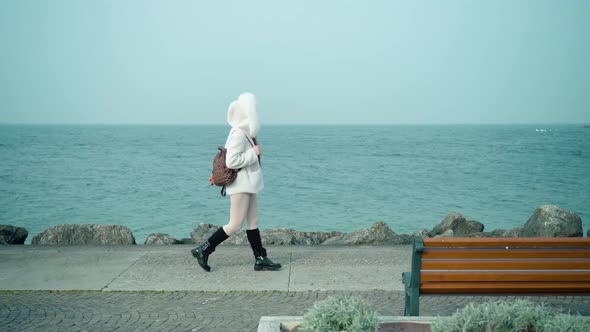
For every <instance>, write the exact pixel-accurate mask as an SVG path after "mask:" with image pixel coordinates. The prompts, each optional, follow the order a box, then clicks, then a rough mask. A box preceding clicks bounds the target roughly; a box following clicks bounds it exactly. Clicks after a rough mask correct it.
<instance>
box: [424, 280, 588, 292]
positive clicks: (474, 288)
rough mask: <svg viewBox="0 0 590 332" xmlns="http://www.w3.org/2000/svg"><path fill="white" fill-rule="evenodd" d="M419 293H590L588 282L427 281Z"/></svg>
mask: <svg viewBox="0 0 590 332" xmlns="http://www.w3.org/2000/svg"><path fill="white" fill-rule="evenodd" d="M420 293H421V294H498V293H500V294H535V293H539V294H590V282H559V283H551V282H547V283H534V282H471V283H452V282H449V283H444V282H438V283H436V282H435V283H427V284H423V285H420Z"/></svg>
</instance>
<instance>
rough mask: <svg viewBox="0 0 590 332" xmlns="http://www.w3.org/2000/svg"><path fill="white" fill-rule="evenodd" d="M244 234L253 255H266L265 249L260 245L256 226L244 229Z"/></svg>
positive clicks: (260, 241)
mask: <svg viewBox="0 0 590 332" xmlns="http://www.w3.org/2000/svg"><path fill="white" fill-rule="evenodd" d="M246 235H248V242H250V247H251V248H252V252H253V253H254V257H261V256H262V257H266V249H264V248H263V247H262V239H261V238H260V231H259V230H258V228H256V229H248V230H246Z"/></svg>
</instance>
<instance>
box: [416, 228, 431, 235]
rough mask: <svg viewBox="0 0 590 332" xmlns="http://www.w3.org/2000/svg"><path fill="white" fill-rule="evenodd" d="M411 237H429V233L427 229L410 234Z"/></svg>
mask: <svg viewBox="0 0 590 332" xmlns="http://www.w3.org/2000/svg"><path fill="white" fill-rule="evenodd" d="M412 236H414V237H416V236H421V237H430V232H429V231H428V230H427V229H421V230H419V231H415V232H414V233H412Z"/></svg>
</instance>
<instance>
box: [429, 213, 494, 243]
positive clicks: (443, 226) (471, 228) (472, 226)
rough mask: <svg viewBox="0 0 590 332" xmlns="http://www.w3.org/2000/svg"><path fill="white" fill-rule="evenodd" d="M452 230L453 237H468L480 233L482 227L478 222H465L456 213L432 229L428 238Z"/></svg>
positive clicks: (462, 217) (460, 215) (465, 220)
mask: <svg viewBox="0 0 590 332" xmlns="http://www.w3.org/2000/svg"><path fill="white" fill-rule="evenodd" d="M448 230H452V231H453V234H455V236H468V235H469V234H472V233H481V232H483V230H484V225H483V224H482V223H480V222H479V221H475V220H467V219H465V217H464V216H463V215H462V214H460V213H457V212H451V213H449V214H448V215H447V216H446V217H445V218H444V219H443V220H442V221H441V222H440V223H439V224H438V225H436V226H435V227H434V229H433V230H432V232H430V236H435V237H436V236H437V235H441V234H443V233H446V232H447V231H448Z"/></svg>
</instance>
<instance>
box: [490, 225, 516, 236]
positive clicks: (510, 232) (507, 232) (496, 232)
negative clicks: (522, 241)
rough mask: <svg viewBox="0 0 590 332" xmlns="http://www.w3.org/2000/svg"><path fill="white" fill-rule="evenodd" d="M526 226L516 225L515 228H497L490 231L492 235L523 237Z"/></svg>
mask: <svg viewBox="0 0 590 332" xmlns="http://www.w3.org/2000/svg"><path fill="white" fill-rule="evenodd" d="M523 230H524V228H522V227H516V228H513V229H508V230H506V229H496V230H493V231H492V232H491V233H490V236H491V237H521V236H522V231H523Z"/></svg>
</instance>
